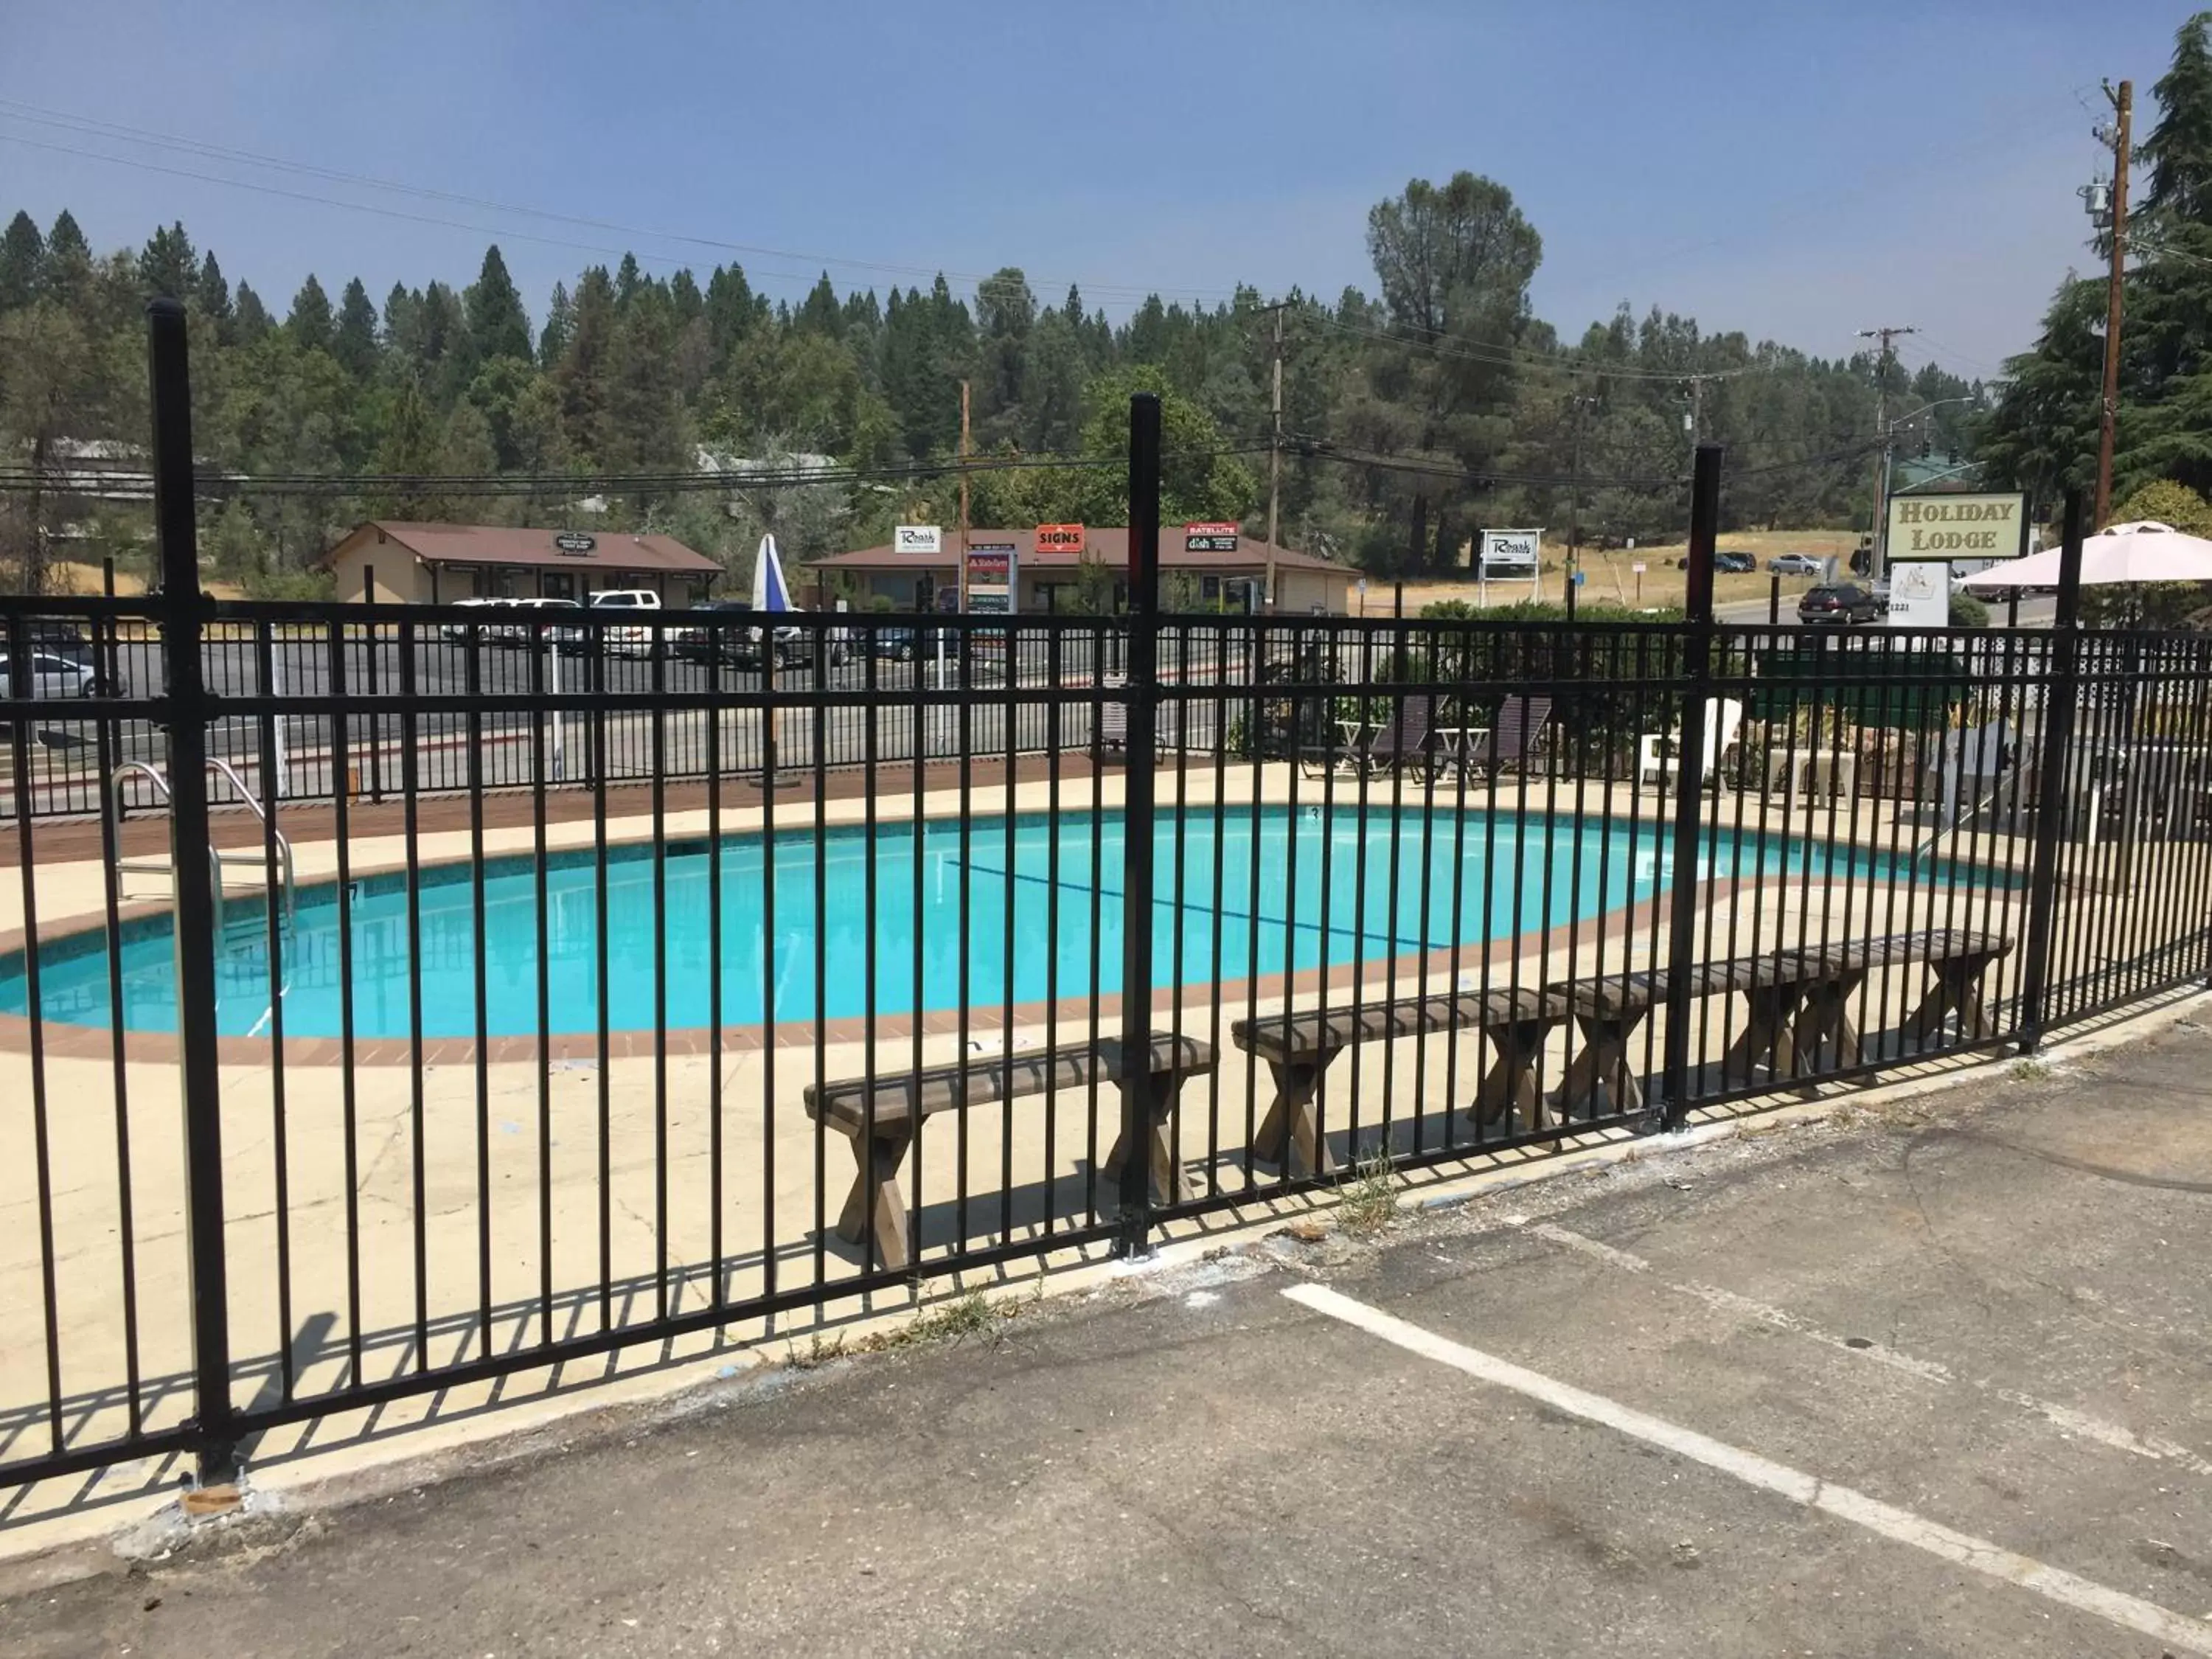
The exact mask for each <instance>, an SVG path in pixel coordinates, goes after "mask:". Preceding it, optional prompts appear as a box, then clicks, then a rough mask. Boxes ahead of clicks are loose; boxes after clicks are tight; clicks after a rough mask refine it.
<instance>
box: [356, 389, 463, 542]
mask: <svg viewBox="0 0 2212 1659" xmlns="http://www.w3.org/2000/svg"><path fill="white" fill-rule="evenodd" d="M443 460H444V445H443V442H442V439H441V434H440V432H439V430H438V425H437V422H436V421H435V420H434V419H433V418H432V416H431V414H430V405H429V404H428V401H427V400H425V398H423V396H422V383H421V382H420V381H419V380H416V378H415V377H414V376H412V375H410V376H409V377H408V379H407V381H406V383H405V384H404V386H401V387H400V388H399V396H398V399H397V400H396V401H395V402H394V403H393V404H392V418H391V421H390V422H389V423H388V424H387V425H386V428H385V432H384V441H383V442H382V443H381V444H380V445H379V446H378V447H377V451H376V470H377V471H378V472H379V473H380V474H381V475H383V476H385V477H389V478H394V479H398V480H400V481H401V482H398V483H392V484H391V485H388V486H386V489H385V490H384V491H383V493H382V494H381V495H379V496H377V497H376V498H374V501H372V502H371V506H372V507H373V508H374V512H375V515H376V516H377V517H378V518H380V519H406V520H437V519H442V518H443V517H445V516H446V510H447V509H446V501H445V498H444V497H443V496H442V495H440V494H438V493H437V492H436V491H435V489H433V488H432V487H430V486H428V485H426V484H423V483H417V482H412V481H414V480H419V479H421V478H422V477H427V476H430V475H434V474H435V473H438V472H440V471H443Z"/></svg>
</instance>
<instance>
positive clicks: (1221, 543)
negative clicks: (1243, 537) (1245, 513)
mask: <svg viewBox="0 0 2212 1659" xmlns="http://www.w3.org/2000/svg"><path fill="white" fill-rule="evenodd" d="M1182 550H1183V551H1184V552H1186V553H1234V552H1235V551H1236V550H1237V526H1235V525H1233V524H1187V525H1185V526H1183V527H1182Z"/></svg>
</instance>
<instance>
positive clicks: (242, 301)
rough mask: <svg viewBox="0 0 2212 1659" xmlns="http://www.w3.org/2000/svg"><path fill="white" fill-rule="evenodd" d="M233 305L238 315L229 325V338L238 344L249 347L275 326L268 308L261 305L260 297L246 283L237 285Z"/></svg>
mask: <svg viewBox="0 0 2212 1659" xmlns="http://www.w3.org/2000/svg"><path fill="white" fill-rule="evenodd" d="M234 306H235V307H236V310H237V313H238V314H237V316H236V317H235V319H234V320H233V321H232V324H231V337H232V339H233V340H234V341H235V342H236V343H238V344H240V345H241V346H250V345H252V344H253V343H255V342H256V341H258V340H259V339H260V338H261V337H262V336H264V335H265V334H266V333H268V332H269V331H270V329H272V328H274V327H275V326H276V323H275V322H274V320H273V319H271V318H270V315H269V307H266V306H264V305H263V304H262V303H261V296H260V295H258V294H256V293H255V292H254V291H253V290H252V289H251V288H249V287H248V286H247V285H246V283H240V284H239V285H238V294H237V297H236V299H235V301H234Z"/></svg>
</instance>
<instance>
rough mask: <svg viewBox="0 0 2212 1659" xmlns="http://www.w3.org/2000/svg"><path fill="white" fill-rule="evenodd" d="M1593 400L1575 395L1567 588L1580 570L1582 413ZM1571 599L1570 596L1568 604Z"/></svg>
mask: <svg viewBox="0 0 2212 1659" xmlns="http://www.w3.org/2000/svg"><path fill="white" fill-rule="evenodd" d="M1596 401H1597V399H1596V398H1591V397H1585V396H1583V394H1581V393H1579V392H1577V394H1576V395H1575V400H1574V403H1575V465H1574V471H1573V472H1572V473H1571V475H1570V483H1569V489H1568V492H1567V586H1568V587H1570V588H1572V587H1573V586H1574V585H1575V572H1576V571H1577V570H1578V569H1580V568H1582V549H1583V410H1586V409H1588V408H1589V406H1590V405H1591V404H1594V403H1595V402H1596ZM1572 602H1573V601H1572V598H1571V596H1570V599H1569V603H1570V604H1571V603H1572Z"/></svg>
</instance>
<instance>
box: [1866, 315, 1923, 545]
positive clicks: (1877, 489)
mask: <svg viewBox="0 0 2212 1659" xmlns="http://www.w3.org/2000/svg"><path fill="white" fill-rule="evenodd" d="M1919 332H1920V331H1919V330H1918V329H1917V328H1863V329H1861V330H1860V331H1859V338H1861V339H1862V340H1879V341H1881V352H1880V353H1879V354H1878V355H1877V356H1875V362H1874V397H1875V404H1874V410H1875V414H1874V429H1875V433H1876V434H1878V435H1880V437H1881V449H1880V450H1879V452H1877V453H1876V454H1875V462H1874V517H1873V520H1872V521H1871V522H1870V523H1869V526H1868V529H1869V532H1870V533H1871V535H1872V537H1873V540H1872V541H1871V543H1870V544H1869V546H1870V547H1871V549H1872V551H1871V552H1870V553H1869V555H1868V556H1867V577H1868V580H1872V581H1880V580H1881V578H1882V577H1883V576H1884V575H1885V574H1887V556H1888V553H1889V548H1888V545H1887V542H1888V524H1887V521H1888V518H1889V368H1890V365H1891V364H1892V363H1893V362H1896V361H1897V344H1896V342H1897V338H1898V337H1899V335H1902V334H1917V333H1919Z"/></svg>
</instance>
